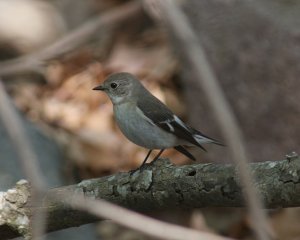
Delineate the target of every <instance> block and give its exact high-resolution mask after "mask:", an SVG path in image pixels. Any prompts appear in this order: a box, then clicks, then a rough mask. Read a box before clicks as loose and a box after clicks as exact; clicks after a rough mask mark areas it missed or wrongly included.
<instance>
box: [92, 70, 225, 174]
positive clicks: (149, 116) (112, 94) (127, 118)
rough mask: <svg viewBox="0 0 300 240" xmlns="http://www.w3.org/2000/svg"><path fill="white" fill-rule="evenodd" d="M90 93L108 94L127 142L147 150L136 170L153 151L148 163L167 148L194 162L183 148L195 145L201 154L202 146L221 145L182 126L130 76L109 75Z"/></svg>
mask: <svg viewBox="0 0 300 240" xmlns="http://www.w3.org/2000/svg"><path fill="white" fill-rule="evenodd" d="M93 90H100V91H104V92H105V93H106V94H107V95H108V97H109V98H110V100H111V102H112V104H113V112H114V117H115V120H116V123H117V125H118V126H119V128H120V130H121V132H122V133H123V134H124V135H125V136H126V137H127V138H128V139H129V140H130V141H131V142H133V143H135V144H136V145H139V146H141V147H144V148H146V149H148V150H149V151H148V153H147V155H146V157H145V159H144V161H143V162H142V164H141V165H140V167H139V168H142V167H143V166H144V165H145V163H146V162H147V160H148V158H149V156H150V154H151V152H152V151H153V150H157V149H159V150H160V151H159V152H158V154H157V155H156V156H155V157H154V159H153V160H152V162H154V161H156V160H157V159H158V158H159V157H160V155H161V154H162V153H163V151H164V150H165V149H168V148H174V149H176V150H177V151H179V152H180V153H182V154H183V155H185V156H186V157H188V158H189V159H191V160H194V161H195V160H196V158H195V157H194V156H193V155H192V154H191V153H190V152H189V151H188V150H187V149H186V147H187V146H197V147H199V148H201V149H202V150H204V151H206V149H205V148H204V147H203V146H202V144H206V143H212V144H216V145H220V146H224V144H222V143H221V142H219V141H218V140H216V139H213V138H211V137H208V136H206V135H204V134H203V133H201V132H200V131H198V130H196V129H194V128H192V127H190V126H189V125H187V124H185V123H184V122H183V121H182V120H181V119H180V118H179V117H178V116H176V114H174V113H173V112H172V111H171V110H170V109H169V108H168V107H167V106H166V105H165V104H164V103H162V102H161V101H160V100H159V99H158V98H156V97H155V96H153V95H152V94H151V93H150V92H149V91H148V90H147V89H146V88H145V87H144V86H143V85H142V83H141V82H140V81H139V80H138V79H137V78H136V77H135V76H134V75H132V74H130V73H127V72H119V73H113V74H111V75H109V76H108V77H107V78H106V79H105V81H104V82H103V83H102V84H101V85H98V86H96V87H94V88H93Z"/></svg>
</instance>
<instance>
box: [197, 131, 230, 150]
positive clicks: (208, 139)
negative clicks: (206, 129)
mask: <svg viewBox="0 0 300 240" xmlns="http://www.w3.org/2000/svg"><path fill="white" fill-rule="evenodd" d="M193 130H194V133H193V137H194V139H195V140H196V141H197V142H198V143H199V144H203V143H213V144H216V145H219V146H223V147H224V146H225V145H224V144H223V143H221V142H220V141H218V140H216V139H214V138H211V137H208V136H206V135H204V134H203V133H201V132H199V131H198V130H195V129H193Z"/></svg>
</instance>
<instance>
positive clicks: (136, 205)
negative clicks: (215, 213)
mask: <svg viewBox="0 0 300 240" xmlns="http://www.w3.org/2000/svg"><path fill="white" fill-rule="evenodd" d="M251 171H252V173H253V174H254V175H255V177H256V181H255V186H256V187H257V189H258V191H259V192H260V194H261V196H262V200H263V202H264V206H265V207H266V208H277V207H295V206H300V159H299V157H298V156H297V155H296V154H295V155H292V156H289V157H287V159H286V160H282V161H274V162H272V161H267V162H260V163H252V164H251ZM239 186H240V180H239V178H238V176H237V175H236V168H235V167H234V166H233V165H231V164H211V163H210V164H195V165H187V166H180V167H179V166H174V165H172V164H171V163H170V162H169V161H168V160H165V159H160V160H159V161H157V162H155V163H154V164H152V165H147V168H146V169H145V170H144V171H143V172H139V171H138V172H135V173H134V174H132V175H130V173H127V172H124V173H117V174H114V175H111V176H107V177H102V178H99V179H90V180H85V181H82V182H81V183H79V184H76V185H71V186H65V187H60V188H54V189H51V190H49V191H48V193H47V195H46V197H45V199H44V201H43V204H42V206H43V208H44V209H45V210H46V211H47V213H48V227H47V231H56V230H59V229H64V228H68V227H74V226H79V225H82V224H86V223H89V222H93V221H95V220H96V218H95V217H92V216H90V215H87V214H86V213H83V212H80V211H79V210H76V209H70V203H72V199H73V200H74V196H75V195H76V194H78V193H79V194H82V195H84V196H88V197H93V198H101V199H105V200H107V201H110V202H113V203H116V204H118V205H122V206H125V207H128V208H131V209H134V210H137V211H144V212H146V211H147V210H151V211H153V210H159V209H171V208H184V209H190V208H201V207H208V206H219V207H241V206H244V205H245V204H244V200H243V195H242V192H241V189H240V187H239ZM66 195H67V196H69V197H68V198H66V197H65V196H66ZM57 199H63V200H60V201H57ZM34 205H36V206H38V205H39V203H36V204H34ZM25 210H26V211H27V212H28V213H29V215H30V214H32V210H34V208H31V207H26V208H25ZM1 217H2V216H1V211H0V219H1ZM0 236H15V235H8V229H7V226H6V225H5V224H3V226H0Z"/></svg>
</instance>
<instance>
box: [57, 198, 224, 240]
mask: <svg viewBox="0 0 300 240" xmlns="http://www.w3.org/2000/svg"><path fill="white" fill-rule="evenodd" d="M60 197H64V198H69V197H70V196H69V195H68V194H66V195H60ZM58 200H59V199H58ZM70 205H71V206H72V207H74V208H76V209H79V210H84V211H86V212H88V213H90V214H93V215H95V216H97V217H100V218H104V219H111V220H113V221H114V222H115V223H117V224H120V225H122V226H125V227H128V228H131V229H134V230H136V231H139V232H141V233H144V234H147V235H149V236H152V237H156V238H159V239H166V240H195V239H199V240H229V239H230V238H226V237H221V236H218V235H216V234H212V233H207V232H200V231H196V230H192V229H188V228H185V227H181V226H177V225H174V224H170V223H165V222H162V221H159V220H156V219H153V218H150V217H147V216H143V215H142V214H139V213H136V212H133V211H130V210H127V209H125V208H123V207H120V206H117V205H115V204H112V203H109V202H107V201H105V200H101V199H99V200H94V199H91V198H86V197H83V196H81V195H79V194H74V195H73V196H72V200H71V201H70Z"/></svg>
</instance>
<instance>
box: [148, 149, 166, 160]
mask: <svg viewBox="0 0 300 240" xmlns="http://www.w3.org/2000/svg"><path fill="white" fill-rule="evenodd" d="M163 151H165V149H161V150H160V151H159V153H158V154H157V155H156V156H155V158H154V159H153V160H152V162H151V163H154V162H155V161H156V160H157V159H158V158H159V157H160V155H161V154H162V153H163Z"/></svg>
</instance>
